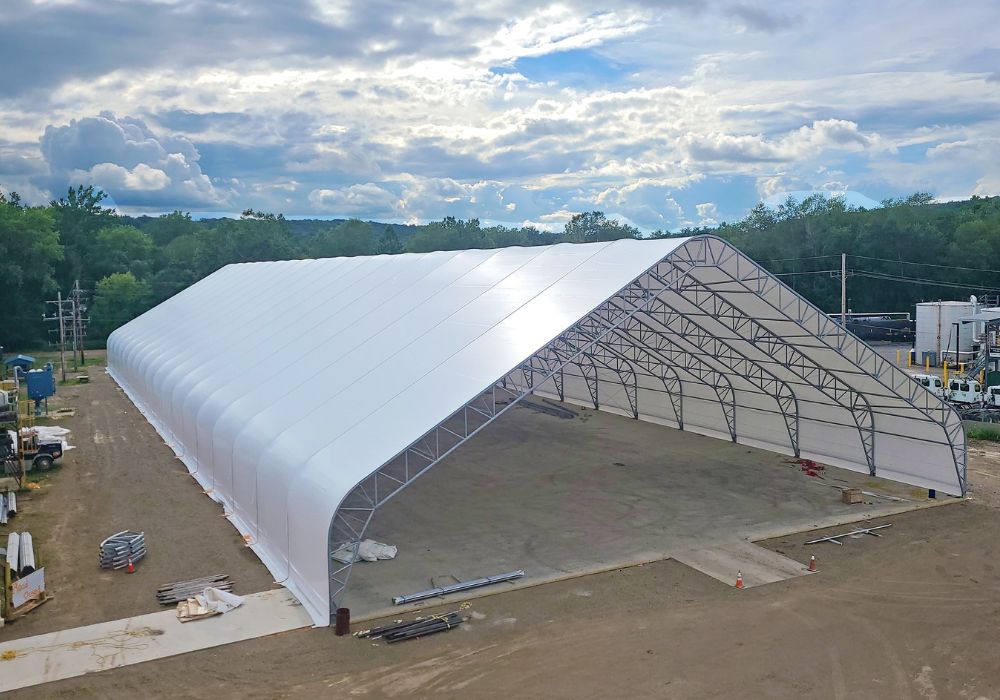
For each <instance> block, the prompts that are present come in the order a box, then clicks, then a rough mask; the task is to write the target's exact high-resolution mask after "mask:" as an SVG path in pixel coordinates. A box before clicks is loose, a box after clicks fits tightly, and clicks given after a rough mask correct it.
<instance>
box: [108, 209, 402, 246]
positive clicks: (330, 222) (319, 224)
mask: <svg viewBox="0 0 1000 700" xmlns="http://www.w3.org/2000/svg"><path fill="white" fill-rule="evenodd" d="M124 218H125V220H126V223H128V224H129V225H131V226H135V227H136V228H138V229H144V228H145V227H146V226H148V225H149V224H150V223H152V222H153V221H155V220H156V219H157V218H159V217H158V216H146V215H143V216H126V217H124ZM226 219H229V220H232V221H236V220H238V219H239V217H235V216H220V217H216V218H204V219H195V221H196V222H197V223H198V224H199V225H201V226H205V227H206V228H213V227H215V226H216V225H217V224H218V223H219V222H220V221H224V220H226ZM285 221H286V223H287V224H288V232H289V233H291V234H292V236H294V237H296V238H308V237H309V236H314V235H316V234H317V233H319V232H320V231H326V230H328V229H331V228H334V227H336V226H338V225H339V224H342V223H344V222H345V221H348V219H286V220H285ZM365 223H367V224H368V225H369V226H371V227H372V230H373V231H374V232H375V234H376V235H378V234H381V233H382V231H383V230H384V229H385V227H386V226H392V228H393V229H394V230H395V231H396V235H397V236H399V240H401V241H406V240H407V239H409V238H410V237H411V236H413V235H414V234H416V233H417V232H418V231H420V229H421V227H420V226H415V225H413V224H391V223H385V222H382V221H366V222H365Z"/></svg>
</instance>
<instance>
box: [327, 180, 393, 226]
mask: <svg viewBox="0 0 1000 700" xmlns="http://www.w3.org/2000/svg"><path fill="white" fill-rule="evenodd" d="M309 202H310V204H312V205H313V206H314V207H316V211H319V212H322V213H331V214H342V215H344V216H361V215H364V216H380V217H388V218H394V217H396V216H397V215H398V214H399V211H400V208H399V196H398V195H396V194H394V193H392V192H390V191H389V190H387V189H384V188H382V187H380V186H378V185H376V184H375V183H372V182H367V183H364V184H361V185H351V186H350V187H341V188H337V189H315V190H312V191H311V192H310V193H309Z"/></svg>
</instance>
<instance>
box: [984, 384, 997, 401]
mask: <svg viewBox="0 0 1000 700" xmlns="http://www.w3.org/2000/svg"><path fill="white" fill-rule="evenodd" d="M983 401H984V402H985V403H986V405H987V406H1000V386H991V387H987V388H986V393H985V394H984V395H983Z"/></svg>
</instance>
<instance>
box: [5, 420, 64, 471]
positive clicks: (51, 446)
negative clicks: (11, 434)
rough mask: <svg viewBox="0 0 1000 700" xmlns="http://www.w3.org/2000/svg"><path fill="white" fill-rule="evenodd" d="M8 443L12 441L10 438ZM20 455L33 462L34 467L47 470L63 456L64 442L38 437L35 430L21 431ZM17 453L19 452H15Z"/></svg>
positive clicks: (32, 466) (26, 460)
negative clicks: (44, 439) (43, 440)
mask: <svg viewBox="0 0 1000 700" xmlns="http://www.w3.org/2000/svg"><path fill="white" fill-rule="evenodd" d="M7 442H8V443H10V442H12V441H10V440H8V441H7ZM19 452H20V456H21V458H22V459H24V461H25V462H28V463H30V464H31V468H32V469H38V470H39V471H45V470H46V469H48V468H49V467H51V466H52V465H53V463H55V461H56V460H57V459H59V458H60V457H62V456H63V445H62V442H58V441H46V442H42V441H40V440H39V439H38V433H37V432H35V431H34V430H26V431H24V432H22V433H21V446H20V450H19ZM15 454H17V453H15Z"/></svg>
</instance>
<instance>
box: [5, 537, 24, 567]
mask: <svg viewBox="0 0 1000 700" xmlns="http://www.w3.org/2000/svg"><path fill="white" fill-rule="evenodd" d="M20 549H21V536H20V535H19V534H17V533H16V532H12V533H10V534H9V535H7V563H8V564H10V570H11V572H13V573H14V574H17V571H18V569H17V561H18V554H19V552H20Z"/></svg>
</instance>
